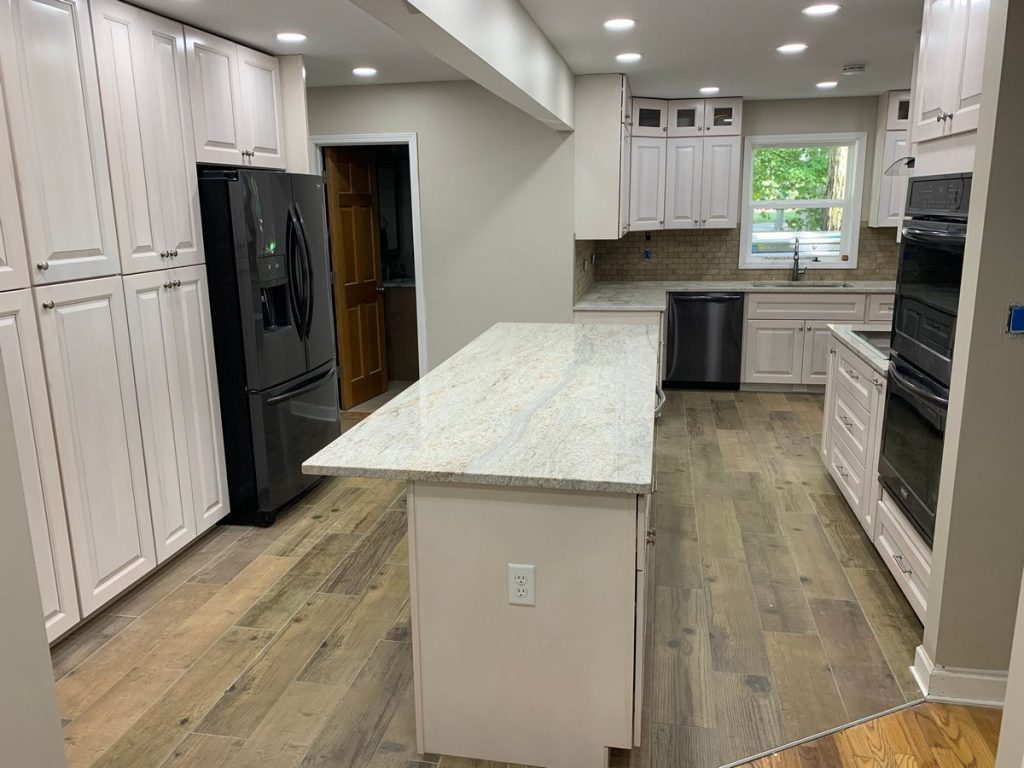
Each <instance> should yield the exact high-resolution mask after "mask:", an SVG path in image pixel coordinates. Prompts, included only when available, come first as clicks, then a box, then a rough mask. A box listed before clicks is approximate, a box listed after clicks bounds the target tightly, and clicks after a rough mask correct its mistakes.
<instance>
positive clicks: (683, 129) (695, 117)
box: [668, 99, 704, 139]
mask: <svg viewBox="0 0 1024 768" xmlns="http://www.w3.org/2000/svg"><path fill="white" fill-rule="evenodd" d="M668 135H669V137H670V138H673V139H684V138H689V137H694V136H703V135H704V99H673V100H672V101H670V102H669V103H668Z"/></svg>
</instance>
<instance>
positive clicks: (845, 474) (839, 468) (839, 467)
mask: <svg viewBox="0 0 1024 768" xmlns="http://www.w3.org/2000/svg"><path fill="white" fill-rule="evenodd" d="M835 468H836V472H838V473H839V476H840V477H849V476H850V473H849V472H847V471H846V467H844V466H843V465H842V464H836V465H835Z"/></svg>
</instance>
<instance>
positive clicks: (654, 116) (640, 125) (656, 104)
mask: <svg viewBox="0 0 1024 768" xmlns="http://www.w3.org/2000/svg"><path fill="white" fill-rule="evenodd" d="M668 105H669V103H668V101H666V100H665V99H633V135H634V136H652V137H656V138H659V139H663V138H665V129H666V125H667V123H668Z"/></svg>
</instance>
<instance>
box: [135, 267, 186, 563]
mask: <svg viewBox="0 0 1024 768" xmlns="http://www.w3.org/2000/svg"><path fill="white" fill-rule="evenodd" d="M174 290H175V289H174V286H173V283H172V278H171V276H170V271H169V270H159V271H156V272H146V273H145V274H139V275H131V276H129V277H125V278H124V296H125V304H126V306H127V311H128V331H129V335H130V337H131V347H132V362H133V369H134V372H135V387H136V390H137V391H138V394H139V421H140V423H141V427H142V448H143V451H144V455H145V460H146V480H147V483H148V488H149V508H150V514H151V516H152V519H153V538H154V540H155V543H156V558H157V562H163V561H164V560H166V559H167V558H168V557H170V556H171V555H173V554H174V553H175V552H177V551H178V550H179V549H181V548H182V547H184V546H185V545H186V544H188V543H189V542H190V541H192V540H193V539H195V537H196V521H195V515H194V514H193V512H192V489H191V486H190V485H189V481H190V476H189V473H188V470H187V467H188V453H187V447H186V439H185V419H186V418H187V414H186V411H185V406H184V398H183V397H182V392H181V384H180V380H179V377H178V370H177V356H178V349H177V347H178V344H177V339H176V337H175V332H174V325H173V321H172V319H171V304H172V299H171V296H170V294H171V293H173V292H174Z"/></svg>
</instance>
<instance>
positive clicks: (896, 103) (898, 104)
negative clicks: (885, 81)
mask: <svg viewBox="0 0 1024 768" xmlns="http://www.w3.org/2000/svg"><path fill="white" fill-rule="evenodd" d="M882 98H883V99H885V105H884V111H885V130H887V131H906V130H909V129H910V112H911V108H912V104H911V98H910V91H889V92H888V93H886V94H883V95H882ZM880 108H881V107H880Z"/></svg>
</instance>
